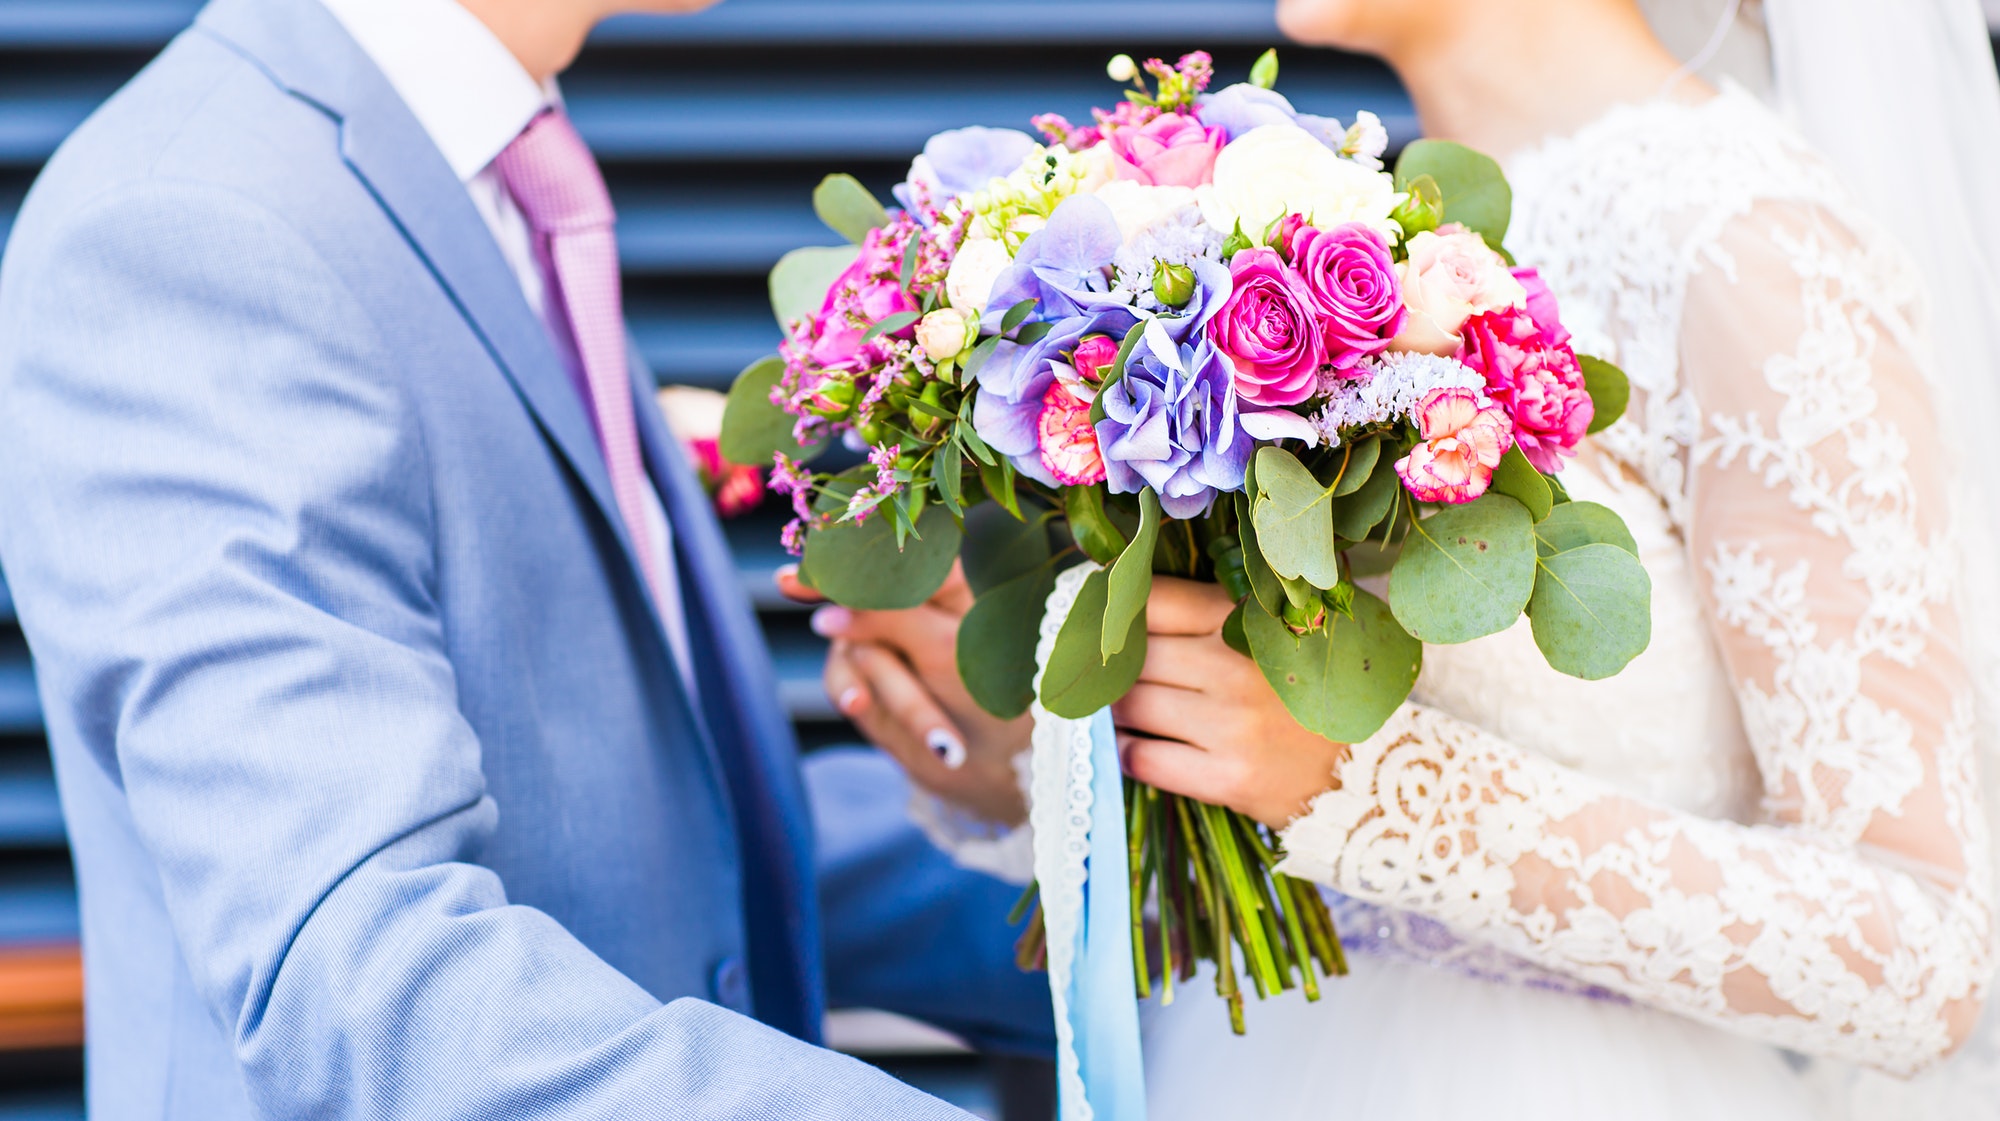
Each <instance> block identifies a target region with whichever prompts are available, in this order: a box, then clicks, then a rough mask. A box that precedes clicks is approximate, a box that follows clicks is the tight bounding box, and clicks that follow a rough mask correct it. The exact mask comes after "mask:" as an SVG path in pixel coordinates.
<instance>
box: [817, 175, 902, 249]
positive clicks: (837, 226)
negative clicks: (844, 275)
mask: <svg viewBox="0 0 2000 1121" xmlns="http://www.w3.org/2000/svg"><path fill="white" fill-rule="evenodd" d="M813 212H814V213H815V214H818V215H819V220H820V221H822V222H825V223H826V224H827V227H828V228H829V229H831V230H833V232H834V233H837V234H839V235H840V236H842V237H844V238H846V239H847V240H849V241H851V242H853V243H854V244H856V245H860V244H861V243H862V242H863V241H864V240H866V239H867V237H868V231H870V230H873V229H877V228H879V227H881V226H886V225H888V224H889V212H888V211H886V210H884V209H882V204H881V203H880V202H878V201H876V199H875V196H874V195H873V194H870V193H869V191H868V188H866V187H864V186H862V185H861V181H860V180H858V179H856V178H855V177H854V176H852V175H829V176H827V177H826V178H824V179H822V180H820V181H819V186H818V187H816V188H814V189H813Z"/></svg>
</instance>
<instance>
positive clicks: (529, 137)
mask: <svg viewBox="0 0 2000 1121" xmlns="http://www.w3.org/2000/svg"><path fill="white" fill-rule="evenodd" d="M493 164H494V166H495V167H496V168H498V169H499V171H500V177H501V178H502V179H504V180H506V182H507V190H508V191H509V192H510V193H512V194H513V196H514V202H515V204H516V205H517V206H519V207H520V208H521V214H522V216H523V217H525V218H527V220H528V225H529V226H531V227H533V228H534V230H535V232H537V233H540V234H559V233H573V232H577V231H581V230H591V229H609V228H610V226H611V224H612V222H613V221H615V220H616V218H617V214H616V212H615V211H613V210H612V208H611V192H610V191H608V190H606V189H605V186H604V174H603V173H602V172H601V171H599V170H598V168H597V161H596V159H594V158H592V156H591V154H590V149H589V147H587V146H586V145H585V144H584V142H583V137H581V136H579V135H577V131H576V126H575V125H572V124H571V123H570V120H569V115H568V114H567V113H564V112H563V111H562V110H561V109H549V110H546V111H544V112H543V113H542V114H541V115H540V116H538V117H536V118H535V119H534V120H533V121H531V122H529V123H528V127H527V128H524V129H522V130H521V135H519V136H517V137H515V138H514V141H513V143H511V144H509V145H507V147H506V149H505V150H504V151H502V152H501V153H500V155H499V156H498V158H496V159H495V160H494V161H493Z"/></svg>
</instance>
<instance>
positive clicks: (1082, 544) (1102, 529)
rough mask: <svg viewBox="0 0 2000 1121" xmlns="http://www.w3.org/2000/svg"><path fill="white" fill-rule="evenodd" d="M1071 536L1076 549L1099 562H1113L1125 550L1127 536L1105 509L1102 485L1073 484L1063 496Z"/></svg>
mask: <svg viewBox="0 0 2000 1121" xmlns="http://www.w3.org/2000/svg"><path fill="white" fill-rule="evenodd" d="M1063 501H1064V506H1065V510H1064V513H1066V514H1067V515H1068V516H1069V532H1070V536H1072V537H1074V538H1076V545H1077V548H1079V549H1082V550H1083V553H1084V555H1085V556H1087V557H1089V558H1090V559H1091V560H1094V561H1096V562H1097V563H1099V564H1107V565H1108V564H1111V563H1112V562H1114V561H1116V560H1117V559H1118V558H1119V556H1120V555H1122V554H1123V553H1124V552H1125V535H1124V534H1123V533H1120V532H1119V531H1118V527H1117V526H1116V525H1114V524H1113V523H1112V521H1111V515H1110V514H1108V513H1106V512H1105V510H1104V490H1103V488H1102V487H1070V488H1069V489H1068V491H1067V492H1065V494H1064V495H1063Z"/></svg>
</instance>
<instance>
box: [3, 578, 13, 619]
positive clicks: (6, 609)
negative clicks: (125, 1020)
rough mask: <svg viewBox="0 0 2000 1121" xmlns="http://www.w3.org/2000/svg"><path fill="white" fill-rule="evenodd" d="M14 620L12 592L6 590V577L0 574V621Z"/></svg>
mask: <svg viewBox="0 0 2000 1121" xmlns="http://www.w3.org/2000/svg"><path fill="white" fill-rule="evenodd" d="M13 621H14V593H12V592H10V591H8V590H7V577H6V576H4V575H0V623H11V622H13Z"/></svg>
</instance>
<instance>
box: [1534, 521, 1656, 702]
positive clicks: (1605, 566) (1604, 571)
mask: <svg viewBox="0 0 2000 1121" xmlns="http://www.w3.org/2000/svg"><path fill="white" fill-rule="evenodd" d="M1652 599H1653V581H1652V578H1651V577H1649V576H1647V575H1646V569H1645V566H1644V565H1641V564H1640V563H1639V560H1638V558H1636V557H1634V556H1633V555H1632V554H1630V553H1628V552H1626V551H1625V550H1623V549H1621V548H1619V547H1618V546H1616V545H1585V546H1583V547H1582V548H1579V549H1570V550H1568V551H1566V552H1561V553H1557V554H1555V555H1554V556H1551V557H1544V558H1542V559H1541V562H1540V564H1539V565H1538V568H1537V574H1536V576H1535V597H1534V599H1533V600H1531V601H1530V602H1529V604H1528V616H1529V618H1531V619H1532V620H1533V621H1534V630H1535V645H1536V646H1539V647H1541V650H1542V654H1543V655H1544V656H1546V657H1547V658H1548V660H1549V665H1550V666H1551V667H1553V668H1554V669H1556V670H1557V671H1558V672H1561V673H1566V674H1569V675H1570V676H1571V677H1580V678H1583V679H1584V680H1585V681H1597V680H1600V679H1602V678H1606V677H1610V676H1611V675H1613V674H1615V673H1617V672H1618V671H1619V670H1622V669H1624V668H1625V667H1626V666H1627V665H1628V664H1630V663H1631V661H1632V659H1634V658H1636V657H1638V656H1639V655H1640V654H1641V653H1643V652H1644V651H1645V649H1646V644H1647V643H1648V642H1650V641H1651V640H1652V637H1653V614H1652Z"/></svg>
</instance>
